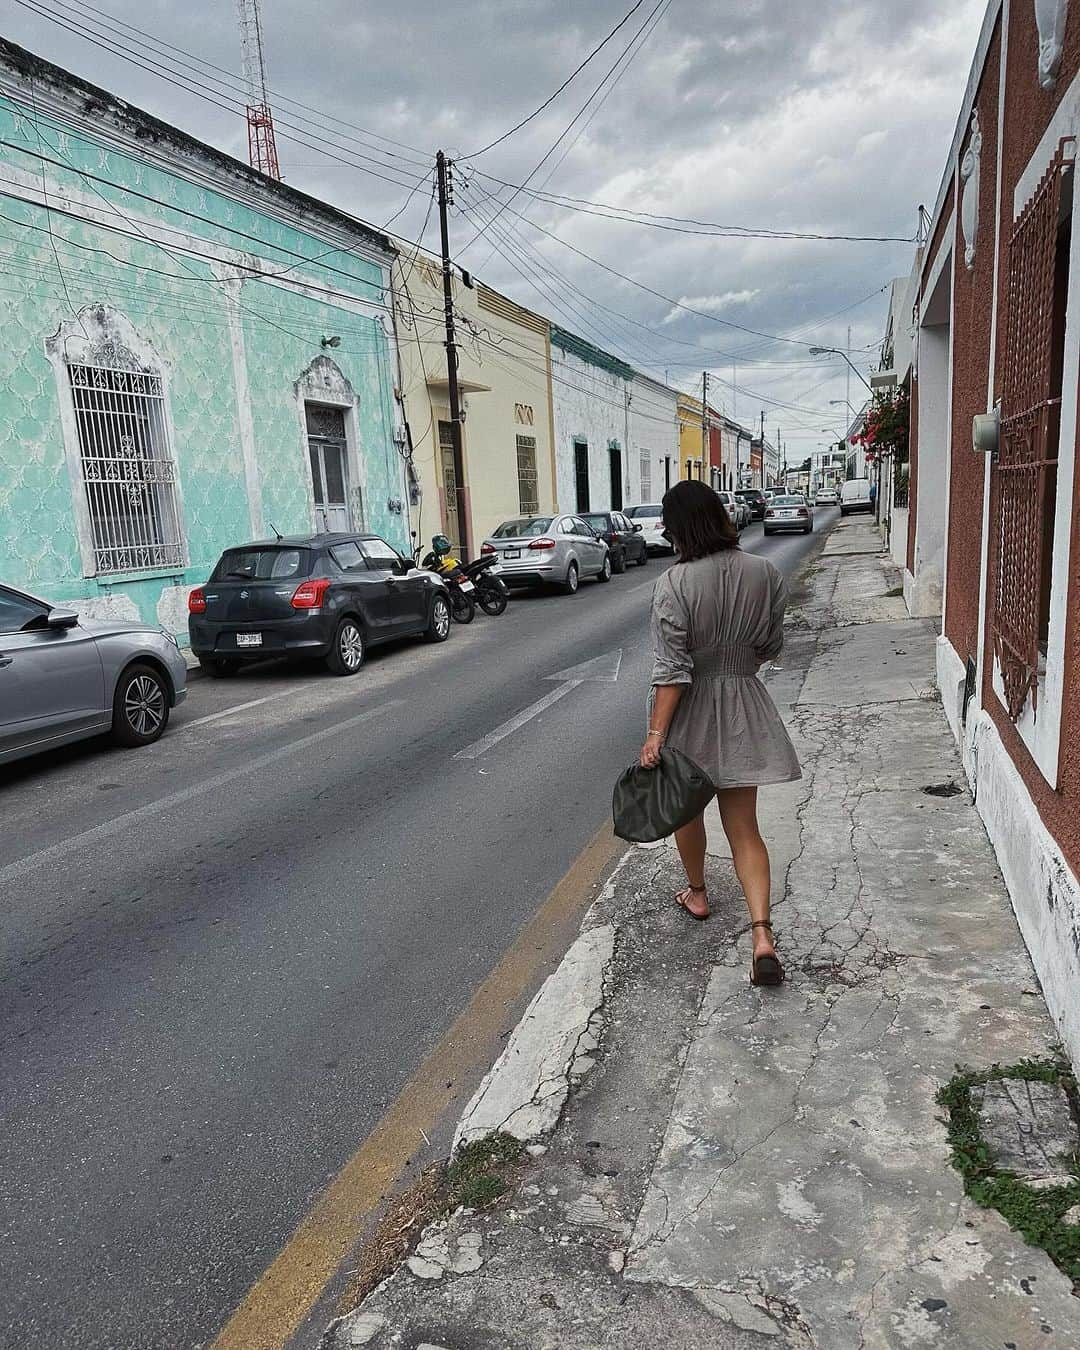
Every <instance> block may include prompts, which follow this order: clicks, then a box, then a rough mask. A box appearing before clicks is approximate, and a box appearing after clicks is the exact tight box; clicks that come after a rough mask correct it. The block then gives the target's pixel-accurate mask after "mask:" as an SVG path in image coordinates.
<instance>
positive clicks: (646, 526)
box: [623, 502, 675, 553]
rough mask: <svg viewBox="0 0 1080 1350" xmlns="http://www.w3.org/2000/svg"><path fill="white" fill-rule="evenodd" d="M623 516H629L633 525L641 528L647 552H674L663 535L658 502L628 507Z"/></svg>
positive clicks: (661, 516) (660, 507)
mask: <svg viewBox="0 0 1080 1350" xmlns="http://www.w3.org/2000/svg"><path fill="white" fill-rule="evenodd" d="M623 515H626V516H629V517H630V519H631V520H632V521H633V522H634V524H635V525H640V526H641V533H642V534H643V535H644V536H645V548H646V551H647V552H649V553H674V552H675V550H674V549H673V548H672V547H671V544H670V542H669V541H668V539H667V537H666V535H665V534H664V508H663V507H662V506H661V505H660V503H659V502H643V503H642V504H641V505H640V506H628V507H627V508H626V510H625V511H624V512H623Z"/></svg>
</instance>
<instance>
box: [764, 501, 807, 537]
mask: <svg viewBox="0 0 1080 1350" xmlns="http://www.w3.org/2000/svg"><path fill="white" fill-rule="evenodd" d="M764 528H765V533H766V534H776V533H778V532H779V531H781V530H798V531H799V533H800V534H811V533H812V532H813V529H814V508H813V507H812V506H811V505H810V503H809V501H808V500H807V498H806V497H805V496H804V494H803V493H801V492H790V493H788V494H787V495H786V496H776V497H773V498H772V499H771V500H770V502H769V505H768V506H767V507H766V508H765V522H764Z"/></svg>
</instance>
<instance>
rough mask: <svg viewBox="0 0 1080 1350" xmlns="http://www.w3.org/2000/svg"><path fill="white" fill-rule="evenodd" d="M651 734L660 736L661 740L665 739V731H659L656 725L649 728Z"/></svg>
mask: <svg viewBox="0 0 1080 1350" xmlns="http://www.w3.org/2000/svg"><path fill="white" fill-rule="evenodd" d="M649 735H650V736H659V737H660V739H661V740H663V739H664V733H663V732H662V731H657V729H656V728H655V727H650V728H649Z"/></svg>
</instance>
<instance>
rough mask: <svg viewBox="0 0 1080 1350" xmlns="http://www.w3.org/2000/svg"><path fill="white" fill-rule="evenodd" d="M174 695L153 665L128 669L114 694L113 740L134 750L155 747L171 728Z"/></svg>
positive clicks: (121, 677)
mask: <svg viewBox="0 0 1080 1350" xmlns="http://www.w3.org/2000/svg"><path fill="white" fill-rule="evenodd" d="M171 699H172V694H171V691H170V689H169V686H168V683H167V681H166V679H165V676H164V675H162V674H161V672H160V671H158V670H155V669H154V667H153V666H145V665H134V666H128V668H127V670H125V671H124V673H123V674H122V675H121V676H120V679H119V681H118V682H117V685H116V693H115V694H114V695H113V720H112V734H113V740H115V741H116V742H117V743H118V744H119V745H126V746H129V747H134V746H138V745H153V743H154V742H155V741H156V740H157V739H158V737H159V736H160V735H161V733H162V732H163V731H164V730H165V728H166V727H167V726H168V725H169V704H170V702H171Z"/></svg>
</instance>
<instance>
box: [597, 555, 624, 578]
mask: <svg viewBox="0 0 1080 1350" xmlns="http://www.w3.org/2000/svg"><path fill="white" fill-rule="evenodd" d="M620 570H625V566H624V567H623V568H621V569H620ZM596 579H597V581H610V580H611V554H610V553H605V554H604V565H603V566H602V567H601V568H600V572H599V575H598V576H597V578H596Z"/></svg>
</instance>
